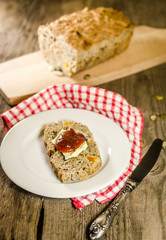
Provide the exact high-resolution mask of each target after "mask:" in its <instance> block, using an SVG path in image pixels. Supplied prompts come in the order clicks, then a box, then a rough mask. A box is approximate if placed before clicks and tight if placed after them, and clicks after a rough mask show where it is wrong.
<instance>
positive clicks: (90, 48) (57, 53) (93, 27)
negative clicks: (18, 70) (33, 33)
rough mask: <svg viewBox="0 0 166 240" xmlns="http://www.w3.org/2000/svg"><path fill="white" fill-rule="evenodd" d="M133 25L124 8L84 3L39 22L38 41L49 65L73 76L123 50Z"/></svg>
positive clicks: (127, 42)
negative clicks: (118, 9) (66, 13)
mask: <svg viewBox="0 0 166 240" xmlns="http://www.w3.org/2000/svg"><path fill="white" fill-rule="evenodd" d="M133 29H134V24H133V23H132V22H131V21H130V20H129V19H128V18H127V17H126V16H125V15H124V14H123V12H120V11H117V10H114V9H113V8H105V7H98V8H96V9H90V8H88V7H85V8H84V9H83V10H80V11H77V12H74V13H72V14H68V15H64V16H62V17H60V18H59V19H57V20H55V21H53V22H51V23H48V24H46V25H42V26H40V27H39V28H38V41H39V47H40V50H41V52H42V54H43V56H44V58H45V60H46V61H47V62H48V63H49V65H50V66H51V68H52V69H54V70H55V71H56V72H58V73H62V74H64V75H66V76H72V75H73V74H75V73H77V72H79V71H81V70H84V69H86V68H90V67H92V66H94V65H96V64H98V63H100V62H103V61H105V60H106V59H109V58H110V57H113V56H114V55H116V54H119V53H120V52H122V51H123V50H125V49H126V48H127V47H128V44H129V42H130V39H131V36H132V33H133ZM110 67H111V66H110Z"/></svg>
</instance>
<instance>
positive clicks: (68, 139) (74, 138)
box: [55, 128, 86, 153]
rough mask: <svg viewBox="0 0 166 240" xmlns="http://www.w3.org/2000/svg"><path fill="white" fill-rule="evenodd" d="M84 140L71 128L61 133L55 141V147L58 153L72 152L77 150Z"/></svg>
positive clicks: (82, 136)
mask: <svg viewBox="0 0 166 240" xmlns="http://www.w3.org/2000/svg"><path fill="white" fill-rule="evenodd" d="M85 140H86V138H85V137H84V135H83V134H81V133H76V132H75V131H74V130H73V129H72V128H70V129H69V130H67V131H65V132H63V133H61V134H60V135H59V137H58V138H57V139H56V143H55V147H56V149H57V150H58V151H59V152H62V153H67V152H74V151H75V150H76V149H77V148H79V147H80V146H81V145H82V144H83V143H84V142H85Z"/></svg>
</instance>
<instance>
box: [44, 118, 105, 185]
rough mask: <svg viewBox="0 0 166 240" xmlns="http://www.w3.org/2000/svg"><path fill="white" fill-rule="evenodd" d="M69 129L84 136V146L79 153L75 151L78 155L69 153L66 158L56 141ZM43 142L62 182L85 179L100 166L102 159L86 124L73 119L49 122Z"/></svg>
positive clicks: (54, 169)
mask: <svg viewBox="0 0 166 240" xmlns="http://www.w3.org/2000/svg"><path fill="white" fill-rule="evenodd" d="M71 129H72V131H73V130H74V132H75V133H76V134H79V135H80V136H82V137H84V138H85V142H84V145H86V147H84V148H82V149H83V150H82V151H80V153H79V154H78V153H77V154H78V156H72V155H71V153H69V154H70V157H69V156H68V158H67V157H66V155H65V156H64V153H63V152H60V151H59V149H57V145H56V142H57V139H59V138H60V135H61V133H64V132H67V131H71ZM58 137H59V138H58ZM71 140H72V138H71V139H70V141H71ZM44 143H45V145H46V149H47V154H48V156H49V160H50V163H51V165H52V168H53V171H54V172H55V174H56V176H57V177H58V179H59V180H61V181H62V182H63V183H68V182H71V181H80V180H84V179H87V178H89V176H90V175H92V174H94V173H96V172H97V171H98V170H99V169H100V167H101V164H102V161H101V158H100V153H99V150H98V147H97V144H96V142H95V141H94V139H93V135H92V133H91V132H90V130H89V129H88V127H87V126H86V125H83V124H81V123H78V122H74V121H60V122H57V123H50V124H48V125H46V127H45V130H44ZM68 145H69V144H68ZM82 146H83V145H82ZM66 158H67V159H66Z"/></svg>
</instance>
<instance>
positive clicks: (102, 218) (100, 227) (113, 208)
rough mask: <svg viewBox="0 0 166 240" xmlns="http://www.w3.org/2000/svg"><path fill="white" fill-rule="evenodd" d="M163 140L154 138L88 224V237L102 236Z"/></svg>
mask: <svg viewBox="0 0 166 240" xmlns="http://www.w3.org/2000/svg"><path fill="white" fill-rule="evenodd" d="M162 143H163V141H162V140H161V139H155V140H154V142H153V143H152V145H151V147H150V148H149V150H148V152H147V153H146V154H145V156H144V157H143V159H142V161H141V162H140V163H139V164H138V166H137V167H136V168H135V170H134V171H133V173H132V174H131V176H130V177H129V178H128V180H127V181H126V183H125V185H124V187H123V188H122V190H121V191H120V192H119V193H118V195H117V196H116V197H115V199H114V200H113V202H112V203H111V204H110V205H109V206H108V207H107V208H106V210H105V211H104V212H102V213H101V214H100V215H99V216H98V217H97V218H96V219H95V220H94V221H93V222H92V223H91V225H90V229H89V236H90V239H92V240H94V239H99V238H100V237H102V236H103V235H104V234H105V233H106V231H107V229H108V228H109V226H110V225H111V223H112V221H113V219H114V217H115V215H116V214H117V213H118V211H119V209H120V207H121V206H122V205H123V203H124V202H125V200H126V198H127V197H128V196H129V194H130V193H131V192H132V191H133V190H134V189H135V188H136V187H137V186H138V184H139V183H140V182H141V181H142V179H143V178H144V177H145V176H146V175H147V174H148V172H149V171H150V170H151V169H152V167H153V166H154V164H155V163H156V161H157V159H158V156H159V154H160V150H161V148H162Z"/></svg>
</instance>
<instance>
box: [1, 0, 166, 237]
mask: <svg viewBox="0 0 166 240" xmlns="http://www.w3.org/2000/svg"><path fill="white" fill-rule="evenodd" d="M101 5H103V6H107V7H114V8H116V9H118V10H122V11H124V12H125V14H126V15H127V16H128V17H129V18H131V19H132V20H133V21H134V22H135V23H136V24H137V25H141V24H143V25H148V26H153V27H159V28H166V2H165V0H160V1H157V0H151V1H147V0H140V1H137V0H133V1H125V0H116V1H115V0H103V1H101V0H91V1H90V0H89V1H88V0H54V1H53V0H52V1H51V0H50V1H48V0H33V1H21V0H17V1H16V0H15V1H12V0H11V1H9V0H6V1H2V0H1V1H0V62H4V61H6V60H9V59H12V58H15V57H18V56H21V55H24V54H26V53H30V52H34V51H36V50H38V49H39V48H38V43H37V34H36V31H37V28H38V26H39V25H40V24H43V23H46V22H50V21H52V20H54V19H56V18H58V17H60V16H61V15H62V14H66V13H71V12H73V11H75V10H78V9H81V8H83V7H84V6H90V7H97V6H101ZM100 87H102V88H106V89H108V90H111V91H115V92H118V93H120V94H122V95H123V96H124V97H125V98H126V99H127V101H128V102H129V103H130V104H132V105H135V106H136V107H138V108H140V109H141V111H142V113H143V116H144V130H143V135H142V138H143V140H144V142H145V143H144V146H143V154H144V153H145V152H146V150H147V149H148V147H149V145H150V144H151V142H152V141H153V140H154V139H155V138H156V137H160V138H162V139H164V138H166V131H165V129H166V119H164V118H158V119H157V120H156V121H151V120H150V116H151V114H152V113H153V112H159V113H166V64H162V65H160V66H157V67H155V68H152V69H149V70H147V71H144V72H141V73H138V74H135V75H132V76H130V77H126V78H123V79H119V80H116V81H113V82H110V83H107V84H103V85H100ZM155 94H160V95H162V96H164V99H163V100H161V101H158V100H156V99H155V98H154V95H155ZM9 108H10V107H9V106H8V105H7V104H6V102H5V101H4V99H3V98H2V97H1V96H0V113H2V112H4V111H6V110H7V109H9ZM4 135H5V131H4V128H3V125H2V121H0V141H2V139H3V137H4ZM165 166H166V151H164V150H162V152H161V154H160V157H159V160H158V162H157V163H156V165H155V166H154V168H153V170H152V171H151V172H150V173H149V175H148V176H147V177H146V178H145V179H144V181H143V182H142V184H141V185H140V186H138V188H137V189H136V190H135V191H134V192H133V193H132V194H131V196H130V197H129V199H128V200H127V201H126V203H125V206H124V207H123V208H122V209H121V210H120V212H119V214H118V216H117V217H116V218H115V221H114V223H113V226H112V227H111V228H110V229H109V231H108V233H107V235H106V236H104V237H103V239H107V240H109V239H112V240H133V239H134V240H165V239H166V227H165V226H166V181H165V180H166V167H165ZM107 205H108V203H106V204H103V205H101V204H99V203H97V202H96V201H94V203H93V204H91V205H89V206H87V207H85V208H84V209H83V210H81V211H79V210H76V209H75V208H74V207H73V205H72V202H71V200H70V199H50V198H42V197H40V196H36V195H34V194H31V193H28V192H26V191H24V190H23V189H21V188H19V187H18V186H16V185H15V184H14V183H12V182H11V181H10V180H9V178H8V177H7V176H6V175H5V173H4V172H3V170H2V168H1V166H0V239H2V240H24V239H26V240H27V239H28V240H33V239H34V240H40V239H42V240H53V239H54V240H70V239H71V240H72V239H76V240H77V239H78V240H84V239H88V231H87V230H88V226H89V224H90V223H91V221H92V220H93V219H94V218H95V217H96V216H97V215H98V214H99V213H100V212H101V211H102V210H103V209H105V208H106V206H107Z"/></svg>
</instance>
